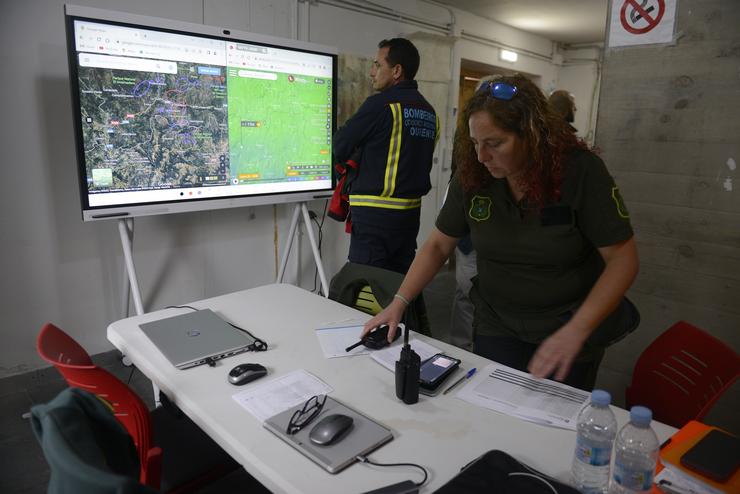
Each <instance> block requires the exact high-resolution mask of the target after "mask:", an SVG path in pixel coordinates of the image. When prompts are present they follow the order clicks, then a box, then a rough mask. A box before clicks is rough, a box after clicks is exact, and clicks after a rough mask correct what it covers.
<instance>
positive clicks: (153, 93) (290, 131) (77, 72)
mask: <svg viewBox="0 0 740 494" xmlns="http://www.w3.org/2000/svg"><path fill="white" fill-rule="evenodd" d="M101 13H102V14H101ZM134 21H135V22H134ZM67 37H68V50H69V57H70V78H71V86H72V99H73V109H74V112H75V127H76V137H77V151H78V162H79V176H80V186H81V199H82V210H83V219H85V220H94V219H101V218H116V217H121V216H137V215H148V214H162V213H170V212H180V211H194V210H199V209H215V208H222V207H236V206H248V205H256V204H269V203H276V202H293V201H302V200H308V199H311V198H314V197H315V196H314V194H316V193H322V192H324V195H327V194H326V193H327V192H330V191H331V189H332V163H331V156H332V154H331V153H332V150H331V141H332V132H333V130H334V125H335V113H336V112H335V99H336V90H335V87H336V84H335V81H336V71H337V55H336V51H335V50H333V49H331V48H327V47H317V46H315V45H311V44H307V43H300V42H297V41H292V40H281V39H277V38H267V37H264V36H259V35H253V34H249V33H244V32H233V33H232V32H230V31H228V30H223V29H220V28H214V27H208V26H198V25H192V24H185V23H180V22H173V21H165V20H162V19H151V18H142V17H140V16H131V15H128V14H120V15H119V14H117V13H112V12H107V13H105V11H99V10H97V9H86V8H82V7H69V6H68V7H67ZM279 43H280V44H279Z"/></svg>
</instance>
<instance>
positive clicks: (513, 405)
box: [457, 363, 590, 430]
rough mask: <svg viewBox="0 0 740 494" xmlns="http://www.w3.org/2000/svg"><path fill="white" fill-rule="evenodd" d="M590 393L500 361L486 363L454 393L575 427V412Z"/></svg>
mask: <svg viewBox="0 0 740 494" xmlns="http://www.w3.org/2000/svg"><path fill="white" fill-rule="evenodd" d="M589 396H590V394H589V393H587V392H586V391H583V390H580V389H576V388H573V387H571V386H568V385H565V384H562V383H559V382H556V381H551V380H549V379H538V378H536V377H532V375H531V374H527V373H526V372H520V371H518V370H515V369H512V368H511V367H507V366H505V365H501V364H496V363H493V364H489V365H487V366H486V367H485V368H484V369H483V372H480V373H479V375H478V376H477V377H473V378H472V379H471V382H469V383H468V384H466V385H465V387H464V388H462V389H461V390H460V391H459V392H458V393H457V397H458V398H460V399H462V400H464V401H467V402H469V403H472V404H474V405H478V406H482V407H484V408H490V409H491V410H496V411H498V412H503V413H506V414H509V415H512V416H515V417H519V418H521V419H523V420H527V421H530V422H536V423H539V424H543V425H548V426H551V427H560V428H563V429H570V430H575V429H576V416H577V415H578V412H579V411H580V410H581V408H582V407H583V406H584V405H585V404H586V403H588V400H589Z"/></svg>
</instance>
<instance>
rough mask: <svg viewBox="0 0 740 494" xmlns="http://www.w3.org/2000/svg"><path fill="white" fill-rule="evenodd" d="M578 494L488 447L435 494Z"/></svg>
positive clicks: (571, 488) (570, 488)
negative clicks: (486, 450)
mask: <svg viewBox="0 0 740 494" xmlns="http://www.w3.org/2000/svg"><path fill="white" fill-rule="evenodd" d="M468 493H469V494H578V491H577V490H576V489H575V488H573V487H570V486H568V485H565V484H563V483H562V482H560V481H559V480H555V479H553V478H552V477H549V476H547V475H545V474H543V473H540V472H538V471H537V470H534V469H532V468H530V467H528V466H527V465H525V464H524V463H521V462H519V461H517V460H516V459H514V458H513V457H512V456H510V455H508V454H507V453H504V452H503V451H498V450H492V451H488V452H487V453H485V454H484V455H483V456H481V457H479V458H477V459H476V460H473V461H472V462H470V463H468V464H467V465H466V466H464V467H463V469H462V470H461V471H460V473H458V474H457V475H456V476H455V477H453V478H452V479H451V480H450V481H449V482H447V483H446V484H445V485H443V486H442V487H440V488H439V489H438V490H437V491H436V494H468Z"/></svg>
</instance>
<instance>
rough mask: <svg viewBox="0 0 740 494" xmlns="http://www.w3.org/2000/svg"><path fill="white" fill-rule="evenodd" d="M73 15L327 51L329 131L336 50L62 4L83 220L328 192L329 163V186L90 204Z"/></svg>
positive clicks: (245, 204) (308, 197)
mask: <svg viewBox="0 0 740 494" xmlns="http://www.w3.org/2000/svg"><path fill="white" fill-rule="evenodd" d="M77 20H79V21H88V22H102V23H105V24H110V25H116V26H124V27H133V28H141V29H152V30H156V31H160V32H166V33H172V34H182V35H189V36H203V37H207V38H209V39H217V40H221V41H232V42H244V43H250V44H257V45H261V46H265V47H270V48H280V49H288V50H295V51H300V52H305V53H310V54H318V55H324V56H329V57H331V59H332V79H333V81H334V84H332V124H331V125H332V134H333V133H334V132H335V131H336V108H337V83H336V81H337V74H338V50H337V49H336V48H334V47H329V46H325V45H318V44H315V43H308V42H303V41H298V40H291V39H284V38H277V37H274V36H267V35H260V34H255V33H249V32H246V31H238V30H231V29H223V28H219V27H215V26H206V25H200V24H193V23H188V22H181V21H171V20H168V19H162V18H156V17H146V16H139V15H135V14H126V13H121V12H113V11H108V10H102V9H96V8H91V7H78V6H74V5H65V26H66V36H67V40H66V41H67V58H68V64H69V80H70V90H71V93H72V104H73V107H72V115H73V118H74V132H75V151H76V165H77V176H78V186H79V193H80V205H81V209H82V219H83V221H96V220H103V219H116V218H125V217H135V216H149V215H158V214H170V213H183V212H193V211H202V210H214V209H224V208H235V207H248V206H260V205H267V204H282V203H293V202H304V201H310V200H314V199H325V198H329V197H331V195H332V191H333V189H334V187H335V185H336V176H335V173H334V167H333V166H332V167H331V169H332V179H331V184H330V186H329V187H320V188H316V189H311V190H298V191H281V192H268V193H259V194H242V195H234V196H227V197H219V198H183V199H177V200H164V201H156V202H142V203H139V202H137V203H132V204H122V205H114V206H108V205H103V206H90V203H89V194H88V188H87V170H86V166H85V156H84V143H83V129H82V121H81V108H80V94H79V83H78V72H77V51H76V45H75V38H74V22H75V21H77Z"/></svg>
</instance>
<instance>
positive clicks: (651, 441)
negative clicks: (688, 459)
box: [609, 406, 659, 494]
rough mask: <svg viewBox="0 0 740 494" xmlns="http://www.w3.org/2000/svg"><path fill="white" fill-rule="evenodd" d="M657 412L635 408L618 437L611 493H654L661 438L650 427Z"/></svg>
mask: <svg viewBox="0 0 740 494" xmlns="http://www.w3.org/2000/svg"><path fill="white" fill-rule="evenodd" d="M652 419H653V412H651V411H650V409H649V408H645V407H640V406H635V407H632V409H631V410H630V421H629V423H628V424H626V425H625V426H624V427H622V429H621V430H620V431H619V434H617V442H616V447H615V453H614V455H615V458H614V477H613V479H612V485H611V489H610V491H609V492H610V493H614V494H635V493H643V492H650V490H651V489H652V487H653V476H654V475H655V463H656V461H657V459H658V449H659V444H658V437H657V436H656V435H655V432H653V429H651V428H650V421H651V420H652Z"/></svg>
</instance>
